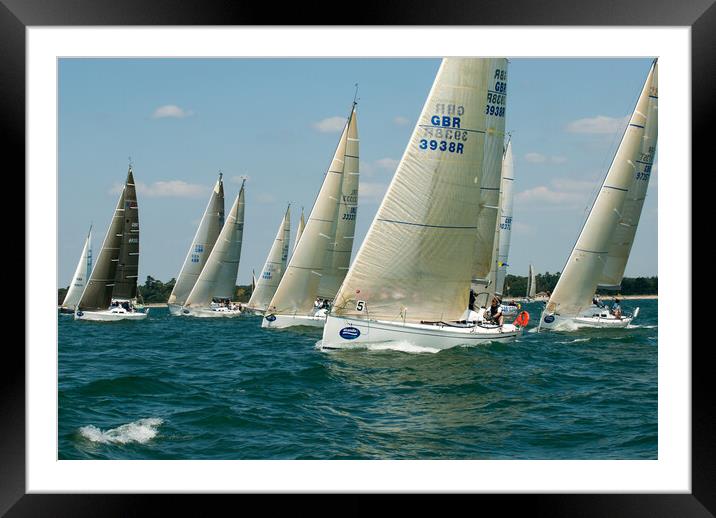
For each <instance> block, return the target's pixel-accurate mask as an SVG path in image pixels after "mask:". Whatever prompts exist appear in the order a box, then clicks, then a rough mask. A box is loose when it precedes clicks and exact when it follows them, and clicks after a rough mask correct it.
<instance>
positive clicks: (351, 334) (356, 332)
mask: <svg viewBox="0 0 716 518" xmlns="http://www.w3.org/2000/svg"><path fill="white" fill-rule="evenodd" d="M338 334H339V335H341V338H344V339H346V340H355V339H356V338H358V337H359V336H360V329H358V328H357V327H353V326H348V327H344V328H343V329H341V330H340V331H339V332H338Z"/></svg>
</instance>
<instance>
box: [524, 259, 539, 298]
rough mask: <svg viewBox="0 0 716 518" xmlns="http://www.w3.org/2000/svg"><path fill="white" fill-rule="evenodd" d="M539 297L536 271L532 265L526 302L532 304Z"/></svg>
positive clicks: (528, 278) (529, 271) (529, 272)
mask: <svg viewBox="0 0 716 518" xmlns="http://www.w3.org/2000/svg"><path fill="white" fill-rule="evenodd" d="M536 296H537V277H536V276H535V269H534V267H533V266H532V265H531V264H530V267H529V270H528V272H527V290H526V293H525V302H532V301H533V300H534V299H535V297H536Z"/></svg>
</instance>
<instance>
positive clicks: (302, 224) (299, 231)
mask: <svg viewBox="0 0 716 518" xmlns="http://www.w3.org/2000/svg"><path fill="white" fill-rule="evenodd" d="M304 228H306V219H305V218H304V216H303V207H301V219H300V220H298V229H297V230H296V238H295V239H294V241H293V249H292V250H291V254H292V255H293V252H295V251H296V246H298V240H299V239H301V234H303V229H304Z"/></svg>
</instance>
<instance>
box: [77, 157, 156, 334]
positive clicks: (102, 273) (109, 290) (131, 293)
mask: <svg viewBox="0 0 716 518" xmlns="http://www.w3.org/2000/svg"><path fill="white" fill-rule="evenodd" d="M138 271H139V207H138V205H137V192H136V188H135V185H134V175H133V174H132V166H131V165H130V166H129V170H128V171H127V179H126V181H125V183H124V187H123V188H122V192H121V194H120V195H119V200H118V201H117V206H116V208H115V209H114V215H113V217H112V221H111V222H110V224H109V227H108V228H107V234H106V235H105V237H104V241H103V242H102V248H101V250H100V252H99V256H98V257H97V263H96V264H95V266H94V268H93V269H92V273H91V274H90V276H89V280H88V281H87V284H86V285H85V286H84V289H83V290H82V295H81V296H80V298H79V301H78V302H77V306H76V307H75V313H74V315H75V320H94V321H103V322H109V321H115V320H141V319H144V318H146V317H147V313H148V310H147V311H145V312H143V311H139V310H138V309H137V308H136V304H137V274H138Z"/></svg>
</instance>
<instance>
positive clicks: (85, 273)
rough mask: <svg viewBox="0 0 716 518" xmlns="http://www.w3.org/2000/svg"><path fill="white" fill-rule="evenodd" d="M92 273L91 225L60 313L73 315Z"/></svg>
mask: <svg viewBox="0 0 716 518" xmlns="http://www.w3.org/2000/svg"><path fill="white" fill-rule="evenodd" d="M91 273H92V225H90V229H89V232H87V238H86V239H85V245H84V246H83V247H82V253H81V254H80V259H79V261H78V262H77V268H75V274H74V275H73V276H72V282H71V283H70V287H69V288H68V290H67V293H66V294H65V300H63V301H62V305H61V306H60V313H66V314H70V315H71V314H73V313H74V312H75V307H76V306H77V304H78V303H79V301H80V297H81V296H82V291H83V290H84V289H85V285H86V284H87V281H88V280H89V277H90V274H91Z"/></svg>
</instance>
